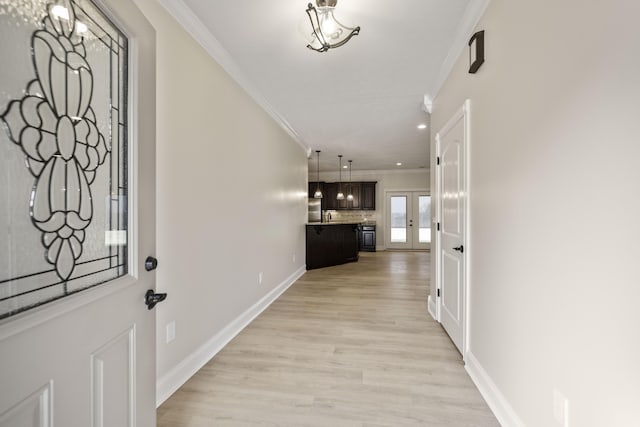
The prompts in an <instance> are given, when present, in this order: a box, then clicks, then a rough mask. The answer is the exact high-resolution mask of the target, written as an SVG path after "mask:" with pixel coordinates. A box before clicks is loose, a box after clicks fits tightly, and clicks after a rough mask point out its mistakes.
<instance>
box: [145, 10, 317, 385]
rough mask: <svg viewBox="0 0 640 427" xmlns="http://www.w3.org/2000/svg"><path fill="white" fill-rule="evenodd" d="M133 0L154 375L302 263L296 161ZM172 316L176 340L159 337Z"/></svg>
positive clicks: (160, 15) (209, 64)
mask: <svg viewBox="0 0 640 427" xmlns="http://www.w3.org/2000/svg"><path fill="white" fill-rule="evenodd" d="M136 3H137V4H138V5H139V7H140V8H141V9H142V11H143V12H144V13H145V15H146V16H147V18H148V19H149V20H150V21H151V23H152V24H153V26H154V27H155V28H156V31H157V118H158V120H157V123H158V128H157V193H158V194H157V196H158V197H157V238H158V248H157V256H158V260H159V267H158V275H157V288H158V290H159V291H161V292H168V294H169V296H168V298H167V300H166V302H164V303H162V304H161V305H159V306H158V308H157V330H158V333H157V358H158V379H159V381H162V380H163V378H164V377H165V376H166V375H167V374H168V373H169V372H170V371H172V370H175V368H176V367H177V366H178V365H180V363H181V362H184V361H185V359H186V358H188V357H189V356H191V355H192V354H194V352H196V351H197V350H198V349H199V348H201V347H202V346H203V345H205V344H206V343H207V341H208V340H210V339H211V338H212V337H214V336H215V335H216V334H217V333H219V332H220V331H221V330H223V328H225V327H226V326H228V325H229V324H230V322H232V321H233V320H234V319H236V318H237V317H238V316H240V315H241V314H242V313H244V312H245V310H247V309H248V308H249V307H251V306H252V305H253V304H254V303H256V301H258V300H259V299H260V298H262V297H263V296H265V295H266V294H267V293H268V292H269V291H271V290H272V289H274V288H275V287H276V286H278V285H279V284H281V283H282V282H283V281H284V280H285V279H287V278H288V277H289V276H290V275H292V274H293V273H295V272H296V271H298V270H299V269H301V268H303V267H304V263H305V252H304V223H305V221H306V218H307V203H306V200H307V190H306V186H307V159H306V153H305V151H304V150H303V149H302V147H301V146H299V145H298V144H296V143H295V142H294V141H293V140H292V139H291V138H290V137H289V136H288V135H287V134H286V133H285V132H284V131H283V130H282V129H281V128H280V127H279V126H278V125H277V124H276V123H274V122H273V120H272V119H271V118H270V117H269V116H268V115H267V114H266V113H265V112H264V111H263V110H262V109H261V108H260V107H259V106H258V105H257V104H256V103H255V102H253V100H252V99H251V98H250V97H249V96H248V95H247V94H246V93H245V92H244V91H243V90H242V89H241V88H240V87H239V86H238V85H237V84H236V83H235V82H234V81H233V80H232V79H231V78H230V77H229V76H228V75H227V74H226V73H225V72H224V71H223V70H222V69H221V68H220V66H218V65H217V64H216V63H215V62H214V61H213V60H212V59H211V58H210V57H209V56H208V55H207V54H206V53H205V51H204V50H203V49H202V48H201V47H200V46H199V45H198V44H197V43H195V42H194V41H193V40H192V39H191V38H190V37H189V36H188V35H187V34H186V33H185V32H184V31H183V30H182V29H181V28H180V27H179V26H178V24H177V23H176V22H175V21H174V20H173V19H172V18H171V17H170V16H169V15H168V14H167V13H166V12H165V11H164V9H163V8H162V7H161V6H159V5H158V3H157V2H156V1H153V0H136ZM294 256H295V261H293V258H294ZM259 272H263V283H262V284H261V285H259V284H258V274H259ZM171 321H175V322H176V339H175V341H173V342H172V343H170V344H166V343H165V327H166V325H167V323H168V322H171Z"/></svg>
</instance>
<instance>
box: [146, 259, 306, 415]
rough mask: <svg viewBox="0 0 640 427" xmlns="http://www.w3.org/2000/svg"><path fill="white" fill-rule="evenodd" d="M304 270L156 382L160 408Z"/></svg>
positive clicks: (280, 285)
mask: <svg viewBox="0 0 640 427" xmlns="http://www.w3.org/2000/svg"><path fill="white" fill-rule="evenodd" d="M305 272H306V268H305V267H304V266H302V267H300V268H299V269H298V270H296V271H295V272H294V273H293V274H291V276H289V277H287V278H286V279H285V280H284V281H283V282H282V283H280V284H279V285H278V286H276V287H275V288H274V289H273V290H272V291H271V292H269V293H268V294H267V295H265V296H264V297H262V298H261V299H260V300H259V301H257V302H256V303H255V304H253V305H252V306H251V307H249V308H248V309H247V310H246V311H245V312H244V313H242V314H241V315H240V316H238V317H237V318H235V319H234V320H233V321H232V322H231V323H229V324H228V325H227V326H225V327H224V328H223V329H222V330H221V331H219V332H218V333H217V334H215V335H214V336H213V337H211V338H210V339H209V340H208V341H207V342H206V343H204V344H203V345H202V346H200V348H198V349H196V350H195V351H194V352H193V353H191V354H190V355H189V356H188V357H186V358H185V359H183V360H182V361H181V362H180V363H178V364H177V365H176V366H175V367H174V368H173V369H171V370H170V371H169V372H167V373H166V374H165V375H163V376H162V378H159V379H158V380H157V382H156V407H159V406H160V405H161V404H162V403H164V401H165V400H167V399H168V398H169V397H170V396H171V395H172V394H173V393H175V392H176V390H178V389H179V388H180V387H181V386H182V385H183V384H184V383H186V382H187V380H189V378H191V377H192V376H193V374H195V373H196V372H198V371H199V370H200V368H202V367H203V366H204V365H205V364H206V363H207V362H208V361H209V360H211V358H212V357H213V356H215V355H216V354H217V353H218V352H219V351H220V350H222V349H223V348H224V346H225V345H227V344H228V343H229V341H231V340H232V339H233V338H234V337H235V336H236V335H238V334H239V333H240V332H241V331H242V330H243V329H244V328H245V327H247V325H249V323H251V322H252V321H253V319H255V318H256V317H258V315H259V314H260V313H262V312H263V311H264V310H265V309H266V308H267V307H269V305H271V303H273V302H274V301H275V300H276V299H277V298H278V297H279V296H280V295H282V293H283V292H284V291H286V290H287V289H288V288H289V287H290V286H291V285H292V284H293V283H295V281H296V280H298V279H299V278H300V277H301V276H302V275H303V274H304V273H305Z"/></svg>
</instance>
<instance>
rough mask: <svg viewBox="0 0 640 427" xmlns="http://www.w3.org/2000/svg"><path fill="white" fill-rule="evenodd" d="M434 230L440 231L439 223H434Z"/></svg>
mask: <svg viewBox="0 0 640 427" xmlns="http://www.w3.org/2000/svg"><path fill="white" fill-rule="evenodd" d="M436 230H437V231H440V223H438V224H436Z"/></svg>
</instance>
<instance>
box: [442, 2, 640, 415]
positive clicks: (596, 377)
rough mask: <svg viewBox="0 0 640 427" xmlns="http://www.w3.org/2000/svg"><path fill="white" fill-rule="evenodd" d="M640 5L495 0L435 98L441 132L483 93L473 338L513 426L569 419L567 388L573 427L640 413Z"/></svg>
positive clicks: (476, 118)
mask: <svg viewBox="0 0 640 427" xmlns="http://www.w3.org/2000/svg"><path fill="white" fill-rule="evenodd" d="M638 16H640V3H638V2H635V1H630V0H613V1H609V2H601V1H598V2H584V1H578V0H566V1H562V2H557V1H551V0H542V1H507V0H493V1H492V3H491V4H490V6H489V8H488V10H487V12H486V13H485V16H484V18H483V19H482V20H481V22H480V24H479V25H478V29H484V30H486V39H485V46H486V62H485V64H484V65H483V66H482V68H481V69H480V71H479V72H478V73H477V74H476V75H470V74H467V72H466V69H467V68H468V59H467V52H466V51H465V52H464V53H463V54H462V56H461V58H460V60H459V62H458V63H457V65H456V66H455V68H454V69H453V71H452V73H451V75H450V76H449V78H448V80H447V81H446V83H445V85H444V87H443V88H442V90H441V91H440V93H439V95H438V96H437V98H436V99H435V102H434V112H433V116H432V125H433V126H432V129H433V131H434V132H433V134H432V141H435V138H434V137H435V132H436V131H438V130H439V129H440V128H441V127H442V126H443V125H444V123H445V122H446V120H447V119H448V118H449V117H450V116H451V115H452V114H453V113H454V112H455V111H456V110H457V109H458V108H460V107H461V105H462V103H463V102H464V100H465V99H467V98H469V99H470V100H471V109H472V113H471V135H472V143H471V152H470V157H469V158H470V174H471V175H470V182H471V186H470V189H469V194H470V212H471V220H470V226H471V230H470V243H471V248H470V249H471V250H470V265H469V267H470V272H471V277H470V283H471V289H472V290H471V292H472V293H471V296H470V311H471V334H472V335H471V342H470V350H471V353H472V355H473V356H474V357H475V358H476V359H477V360H478V361H479V363H480V365H481V367H482V368H483V369H484V370H485V371H486V373H487V374H488V376H489V378H490V380H492V381H493V382H494V383H495V386H496V387H497V389H496V392H497V393H496V394H497V395H500V396H501V397H502V398H503V399H504V400H503V403H506V405H508V406H510V408H511V409H513V410H514V411H515V414H516V416H515V417H513V418H512V419H511V420H512V421H513V420H516V422H515V423H514V424H513V425H517V418H520V420H521V421H522V422H523V424H524V425H527V426H532V427H534V426H555V425H559V424H556V423H555V421H554V419H553V390H554V389H558V390H559V391H560V392H562V393H563V394H564V395H566V396H567V398H568V399H569V405H570V425H571V426H580V427H589V426H593V427H596V426H631V425H640V406H639V405H638V402H640V368H639V365H638V355H639V354H640V310H638V308H637V304H638V301H640V269H639V268H638V267H637V265H638V259H640V246H639V245H638V241H640V226H639V225H638V224H639V218H640V167H639V166H638V161H639V160H640V143H639V141H640V108H638V100H639V99H640V55H639V52H640V37H639V36H638V33H637V18H638ZM431 165H432V169H433V168H435V166H434V163H433V160H432V163H431ZM433 291H434V289H432V292H433ZM432 297H435V295H434V294H432ZM505 425H510V424H508V423H506V424H505Z"/></svg>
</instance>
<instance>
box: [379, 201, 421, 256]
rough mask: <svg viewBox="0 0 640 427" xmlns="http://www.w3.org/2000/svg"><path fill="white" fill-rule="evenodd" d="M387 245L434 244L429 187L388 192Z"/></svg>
mask: <svg viewBox="0 0 640 427" xmlns="http://www.w3.org/2000/svg"><path fill="white" fill-rule="evenodd" d="M386 198H387V200H386V212H387V220H386V224H385V235H386V242H387V244H386V247H387V248H389V249H430V248H431V219H430V217H431V196H430V195H429V193H428V192H426V191H389V192H387V193H386Z"/></svg>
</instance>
